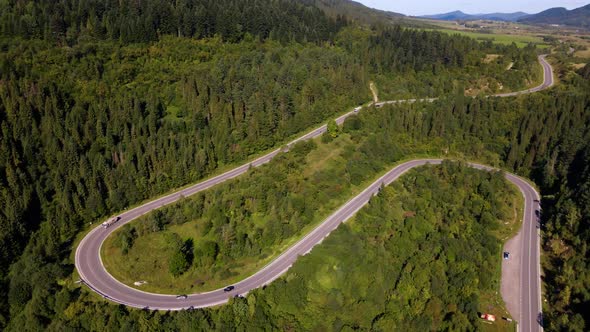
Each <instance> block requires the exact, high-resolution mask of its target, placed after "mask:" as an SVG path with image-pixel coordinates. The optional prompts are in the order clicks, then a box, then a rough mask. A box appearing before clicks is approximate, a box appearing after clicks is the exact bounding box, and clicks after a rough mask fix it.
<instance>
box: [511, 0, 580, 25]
mask: <svg viewBox="0 0 590 332" xmlns="http://www.w3.org/2000/svg"><path fill="white" fill-rule="evenodd" d="M518 21H519V22H522V23H534V24H559V25H571V26H579V27H585V28H590V4H588V5H586V6H584V7H580V8H576V9H572V10H567V9H565V8H563V7H558V8H550V9H547V10H545V11H542V12H540V13H538V14H535V15H531V16H528V17H525V18H522V19H519V20H518Z"/></svg>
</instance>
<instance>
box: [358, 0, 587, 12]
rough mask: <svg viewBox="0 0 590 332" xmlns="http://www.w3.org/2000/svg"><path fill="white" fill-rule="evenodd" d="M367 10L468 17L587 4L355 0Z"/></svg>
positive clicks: (570, 0) (575, 0) (565, 0)
mask: <svg viewBox="0 0 590 332" xmlns="http://www.w3.org/2000/svg"><path fill="white" fill-rule="evenodd" d="M356 1H359V2H362V3H363V4H365V5H366V6H369V7H372V8H377V9H383V10H389V11H392V12H396V13H402V14H406V15H428V14H440V13H446V12H450V11H454V10H461V11H463V12H465V13H468V14H479V13H492V12H504V13H510V12H517V11H523V12H527V13H530V14H535V13H538V12H540V11H543V10H545V9H548V8H552V7H565V8H567V9H573V8H578V7H582V6H584V5H586V4H588V3H590V0H561V1H560V0H537V1H534V0H495V1H494V0H472V1H469V0H405V1H400V0H356Z"/></svg>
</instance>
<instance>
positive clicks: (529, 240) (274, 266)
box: [75, 56, 553, 331]
mask: <svg viewBox="0 0 590 332" xmlns="http://www.w3.org/2000/svg"><path fill="white" fill-rule="evenodd" d="M539 61H540V63H541V64H542V66H543V68H544V82H543V84H542V85H540V86H538V87H535V88H532V89H529V90H525V91H522V92H515V93H512V94H503V95H496V96H498V97H507V96H513V95H517V94H520V93H532V92H536V91H539V90H542V89H545V88H547V87H550V86H552V85H553V75H552V69H551V66H550V65H549V64H548V63H547V62H546V61H545V58H544V56H540V57H539ZM420 100H422V101H434V100H436V99H435V98H427V99H420ZM415 101H416V99H411V100H401V101H387V102H381V103H377V104H375V106H376V107H380V106H382V105H384V104H391V103H399V102H415ZM361 108H362V107H361V106H359V107H356V108H355V109H354V110H352V111H350V112H348V113H346V114H344V115H342V116H340V117H338V118H337V119H336V123H338V124H342V123H343V122H344V120H345V119H346V118H347V117H349V116H351V115H353V114H355V113H357V112H359V111H360V110H361ZM325 131H326V125H323V126H321V127H319V128H316V129H314V130H312V131H311V132H309V133H307V134H305V135H303V136H301V137H299V138H298V139H296V140H294V141H292V142H291V143H289V144H287V145H286V147H285V148H279V149H276V150H274V151H272V152H270V153H268V154H266V155H264V156H262V157H260V158H258V159H256V160H254V161H252V162H249V163H246V164H244V165H242V166H239V167H237V168H234V169H232V170H230V171H227V172H225V173H223V174H220V175H218V176H215V177H212V178H210V179H207V180H205V181H203V182H200V183H197V184H195V185H193V186H190V187H187V188H184V189H182V190H179V191H177V192H174V193H172V194H169V195H167V196H163V197H160V198H157V199H154V200H152V201H150V202H147V203H145V204H143V205H141V206H139V207H136V208H133V209H131V210H128V211H125V212H124V213H122V214H120V215H119V216H120V217H121V219H120V220H119V221H118V222H117V223H115V224H114V225H112V226H111V227H108V228H103V227H101V226H98V227H96V228H94V229H93V230H91V231H90V232H89V233H88V234H87V235H86V236H85V237H84V238H83V239H82V241H81V242H80V244H79V245H78V247H77V249H76V256H75V265H76V268H77V270H78V273H79V275H80V277H81V280H82V282H83V283H84V284H85V285H87V286H88V287H89V288H90V289H92V290H93V291H95V292H96V293H98V294H99V295H101V296H103V297H104V298H106V299H108V300H111V301H113V302H116V303H120V304H124V305H128V306H132V307H136V308H148V309H153V310H182V309H188V308H191V307H193V308H199V307H209V306H215V305H219V304H222V303H225V302H227V301H228V299H229V298H230V297H233V296H236V295H244V294H246V293H248V291H250V290H252V289H255V288H259V287H262V286H264V285H266V284H268V283H270V282H272V281H273V280H275V279H276V278H278V277H279V276H281V275H282V274H283V273H285V272H286V271H287V270H288V269H289V267H291V265H292V264H293V263H294V262H295V261H296V260H297V257H299V256H300V255H304V254H306V253H308V252H309V251H311V249H312V248H313V247H314V246H315V245H316V244H318V243H320V242H321V241H322V239H324V238H325V237H326V236H328V235H329V234H330V232H331V231H332V230H334V229H335V228H337V227H338V225H339V224H340V223H342V222H344V221H346V220H348V219H349V218H351V217H352V216H353V215H354V214H355V213H356V212H357V211H358V210H359V209H360V208H362V207H363V206H364V205H365V204H366V203H367V202H368V201H369V199H370V198H371V197H372V196H373V195H374V194H376V193H377V192H378V191H379V188H380V187H381V185H388V184H389V183H391V182H393V181H394V180H395V179H397V178H398V177H399V176H400V175H402V174H403V173H405V172H406V171H408V170H409V169H411V168H413V167H416V166H421V165H424V164H427V163H433V164H434V163H440V160H437V159H421V160H412V161H409V162H406V163H404V164H401V165H399V166H397V167H395V168H393V169H392V170H390V171H389V172H388V173H387V174H385V175H384V176H383V177H381V178H380V179H378V180H377V181H375V182H374V183H373V184H371V185H370V186H369V187H368V188H366V189H365V190H364V191H363V192H362V193H360V194H359V195H357V196H356V197H354V198H352V199H351V200H350V201H348V202H347V203H346V204H344V205H343V206H342V207H341V208H340V209H338V210H337V211H336V212H334V213H333V214H332V215H331V216H330V217H328V218H327V219H326V220H324V221H323V222H322V223H321V224H320V225H319V226H317V227H316V228H315V229H314V230H313V231H311V232H310V233H309V234H308V235H306V236H305V237H304V238H303V239H301V240H300V241H299V242H297V243H296V244H294V245H293V246H292V247H290V248H289V249H288V250H287V251H285V252H284V253H283V254H281V255H280V256H279V257H277V258H276V259H275V260H273V261H272V262H271V263H269V264H268V265H266V266H265V267H264V268H262V269H261V270H259V271H258V272H256V273H255V274H254V275H252V276H250V277H248V278H247V279H244V280H243V281H241V282H239V283H236V284H235V285H234V286H235V289H234V290H233V291H231V292H224V291H223V289H218V290H214V291H211V292H206V293H199V294H191V295H189V296H188V298H186V299H177V298H176V294H174V295H163V294H155V293H147V292H143V291H141V290H138V289H135V288H131V287H129V286H127V285H125V284H123V283H121V282H119V281H118V280H116V279H115V278H113V277H112V276H111V275H110V274H109V273H108V272H107V271H106V269H105V267H104V265H103V263H102V259H101V256H100V251H101V246H102V244H103V242H104V240H105V239H106V238H107V237H108V236H109V235H110V234H111V233H112V232H114V231H115V230H116V229H117V228H119V227H121V226H123V225H124V224H126V223H129V222H131V221H133V220H135V219H137V218H138V217H140V216H142V215H144V214H146V213H149V212H151V211H153V210H155V209H158V208H160V207H162V206H165V205H168V204H171V203H173V202H176V201H177V200H179V199H181V198H183V197H187V196H190V195H193V194H195V193H197V192H199V191H203V190H206V189H208V188H211V187H213V186H215V185H217V184H219V183H221V182H224V181H226V180H229V179H232V178H235V177H236V176H239V175H241V174H243V173H245V172H247V171H248V169H249V168H250V167H258V166H260V165H263V164H265V163H267V162H269V161H270V160H271V159H272V158H273V157H275V156H276V155H277V154H279V153H280V152H282V151H286V150H288V149H289V147H291V146H292V145H293V144H295V143H297V142H298V141H302V140H307V139H311V138H314V137H318V136H320V135H321V134H323V133H324V132H325ZM471 166H473V167H476V168H481V169H488V170H489V169H491V168H489V167H487V166H483V165H476V164H471ZM507 178H508V180H510V181H511V182H513V183H515V184H516V185H517V186H518V187H519V188H520V190H521V191H522V193H523V195H524V197H525V216H524V222H523V229H522V230H521V232H523V233H524V234H525V236H524V237H523V240H522V247H523V248H524V251H523V252H527V255H523V260H522V262H521V263H522V264H521V277H520V280H521V282H520V288H521V290H520V292H521V296H520V302H521V303H520V316H519V317H520V318H518V320H519V321H520V322H521V324H520V331H532V330H537V329H539V328H540V325H539V324H538V323H536V322H537V321H538V320H539V319H540V317H541V316H540V314H541V300H540V299H541V291H540V265H539V232H538V230H537V229H536V227H535V225H534V224H535V223H534V222H533V221H532V220H533V219H534V218H535V215H534V203H535V202H534V201H533V200H534V199H538V194H537V193H536V192H535V190H534V188H533V187H531V186H530V185H529V184H528V183H527V182H526V181H524V180H522V179H520V178H518V177H517V176H515V175H512V174H507ZM531 211H532V212H531ZM531 213H532V214H531ZM529 228H530V229H529Z"/></svg>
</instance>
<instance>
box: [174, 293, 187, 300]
mask: <svg viewBox="0 0 590 332" xmlns="http://www.w3.org/2000/svg"><path fill="white" fill-rule="evenodd" d="M187 297H188V296H186V295H184V294H183V295H178V296H177V297H176V299H178V300H184V299H186V298H187Z"/></svg>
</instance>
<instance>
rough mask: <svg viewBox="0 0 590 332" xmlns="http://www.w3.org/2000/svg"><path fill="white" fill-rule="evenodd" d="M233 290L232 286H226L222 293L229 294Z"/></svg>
mask: <svg viewBox="0 0 590 332" xmlns="http://www.w3.org/2000/svg"><path fill="white" fill-rule="evenodd" d="M234 288H235V287H234V286H227V287H225V288H224V289H223V291H224V292H226V293H227V292H231V291H233V290H234Z"/></svg>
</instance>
